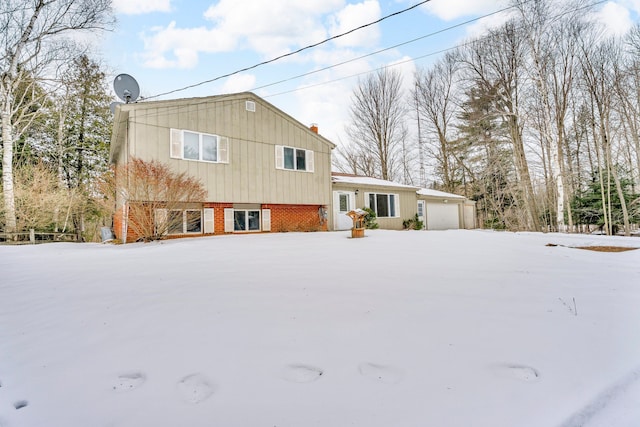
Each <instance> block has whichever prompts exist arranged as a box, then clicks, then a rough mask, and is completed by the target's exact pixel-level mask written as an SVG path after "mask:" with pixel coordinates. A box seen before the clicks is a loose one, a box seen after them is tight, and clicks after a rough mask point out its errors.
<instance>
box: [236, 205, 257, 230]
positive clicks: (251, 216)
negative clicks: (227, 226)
mask: <svg viewBox="0 0 640 427" xmlns="http://www.w3.org/2000/svg"><path fill="white" fill-rule="evenodd" d="M233 230H234V231H260V211H250V210H246V211H245V210H234V211H233Z"/></svg>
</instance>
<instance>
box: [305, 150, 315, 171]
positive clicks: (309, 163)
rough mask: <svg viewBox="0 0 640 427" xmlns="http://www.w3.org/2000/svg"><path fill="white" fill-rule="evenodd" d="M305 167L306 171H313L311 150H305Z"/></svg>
mask: <svg viewBox="0 0 640 427" xmlns="http://www.w3.org/2000/svg"><path fill="white" fill-rule="evenodd" d="M305 163H306V165H305V167H306V171H307V172H313V166H314V165H313V151H311V150H305Z"/></svg>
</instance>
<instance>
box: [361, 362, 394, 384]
mask: <svg viewBox="0 0 640 427" xmlns="http://www.w3.org/2000/svg"><path fill="white" fill-rule="evenodd" d="M358 371H359V372H360V374H361V375H363V376H365V377H368V378H371V379H372V380H375V381H379V382H383V383H387V384H396V383H399V382H400V381H402V378H403V373H402V371H401V370H400V369H398V368H396V367H393V366H387V365H378V364H375V363H361V364H360V365H359V366H358Z"/></svg>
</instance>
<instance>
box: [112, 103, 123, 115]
mask: <svg viewBox="0 0 640 427" xmlns="http://www.w3.org/2000/svg"><path fill="white" fill-rule="evenodd" d="M118 105H122V102H112V103H111V104H109V109H110V110H111V113H112V114H115V113H116V107H117V106H118Z"/></svg>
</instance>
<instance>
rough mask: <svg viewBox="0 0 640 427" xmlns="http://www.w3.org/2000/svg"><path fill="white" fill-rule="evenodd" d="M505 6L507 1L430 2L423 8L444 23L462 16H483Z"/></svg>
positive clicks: (436, 0) (452, 0) (450, 0)
mask: <svg viewBox="0 0 640 427" xmlns="http://www.w3.org/2000/svg"><path fill="white" fill-rule="evenodd" d="M506 5H507V0H432V1H430V2H429V3H427V4H426V5H425V6H424V8H425V9H426V10H427V11H428V12H429V13H431V14H433V15H435V16H437V17H438V18H440V19H443V20H445V21H450V20H453V19H456V18H460V17H462V16H469V15H484V14H486V13H489V12H494V11H496V10H498V9H501V8H503V7H505V6H506Z"/></svg>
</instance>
